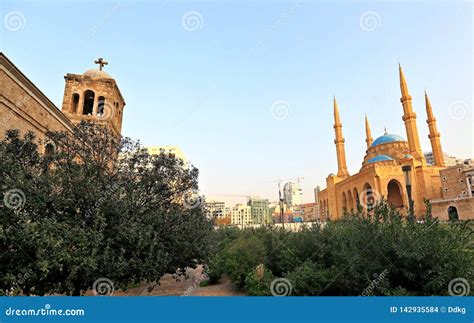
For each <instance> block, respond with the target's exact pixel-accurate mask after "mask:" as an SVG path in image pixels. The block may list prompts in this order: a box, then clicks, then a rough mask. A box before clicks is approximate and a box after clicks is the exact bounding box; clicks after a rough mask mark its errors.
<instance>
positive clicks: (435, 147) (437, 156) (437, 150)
mask: <svg viewBox="0 0 474 323" xmlns="http://www.w3.org/2000/svg"><path fill="white" fill-rule="evenodd" d="M425 105H426V115H427V116H428V119H427V120H426V123H427V124H428V128H429V130H430V134H429V135H428V138H429V139H430V142H431V150H432V151H433V157H434V161H435V165H436V166H440V167H443V166H444V157H443V150H442V149H441V141H440V137H441V135H440V134H439V132H438V129H437V126H436V118H435V117H434V115H433V108H432V107H431V102H430V98H429V97H428V94H427V93H426V90H425Z"/></svg>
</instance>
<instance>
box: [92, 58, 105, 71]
mask: <svg viewBox="0 0 474 323" xmlns="http://www.w3.org/2000/svg"><path fill="white" fill-rule="evenodd" d="M94 63H95V64H99V70H101V71H102V68H103V67H104V65H108V64H109V63H108V62H107V61H106V60H105V59H103V58H102V57H100V58H98V59H97V60H95V61H94Z"/></svg>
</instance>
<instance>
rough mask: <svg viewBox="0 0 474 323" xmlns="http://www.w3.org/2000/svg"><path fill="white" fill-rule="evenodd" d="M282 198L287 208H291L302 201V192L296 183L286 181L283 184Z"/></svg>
mask: <svg viewBox="0 0 474 323" xmlns="http://www.w3.org/2000/svg"><path fill="white" fill-rule="evenodd" d="M283 199H284V202H285V204H286V206H287V207H288V209H290V210H293V209H294V208H295V207H296V206H300V205H301V204H302V202H303V192H302V190H301V188H300V187H299V185H298V184H296V183H294V182H288V183H286V184H285V186H283Z"/></svg>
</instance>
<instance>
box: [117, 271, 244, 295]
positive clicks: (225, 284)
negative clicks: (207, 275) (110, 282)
mask: <svg viewBox="0 0 474 323" xmlns="http://www.w3.org/2000/svg"><path fill="white" fill-rule="evenodd" d="M188 274H189V275H188V278H184V277H183V278H180V279H179V280H176V279H175V278H174V277H173V276H172V275H164V276H163V277H162V278H161V280H160V285H156V286H155V287H154V288H153V284H146V285H143V286H140V287H136V288H131V289H129V290H127V291H125V292H124V291H115V292H114V296H138V295H140V296H244V295H245V294H244V293H243V292H241V291H239V289H238V288H237V287H236V286H235V285H234V284H232V283H231V282H230V280H229V279H228V278H226V277H224V278H222V279H221V281H220V283H219V284H217V285H209V286H205V287H200V286H199V284H200V282H201V281H202V267H198V268H196V269H189V270H188ZM149 288H153V289H152V290H151V291H148V289H149Z"/></svg>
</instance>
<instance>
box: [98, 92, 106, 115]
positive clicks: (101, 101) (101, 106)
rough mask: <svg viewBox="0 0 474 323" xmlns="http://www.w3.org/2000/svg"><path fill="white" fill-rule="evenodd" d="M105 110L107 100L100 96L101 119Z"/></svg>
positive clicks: (99, 109) (99, 113)
mask: <svg viewBox="0 0 474 323" xmlns="http://www.w3.org/2000/svg"><path fill="white" fill-rule="evenodd" d="M104 109H105V98H104V97H103V96H99V101H98V105H97V115H98V116H99V117H101V116H103V115H104Z"/></svg>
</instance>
